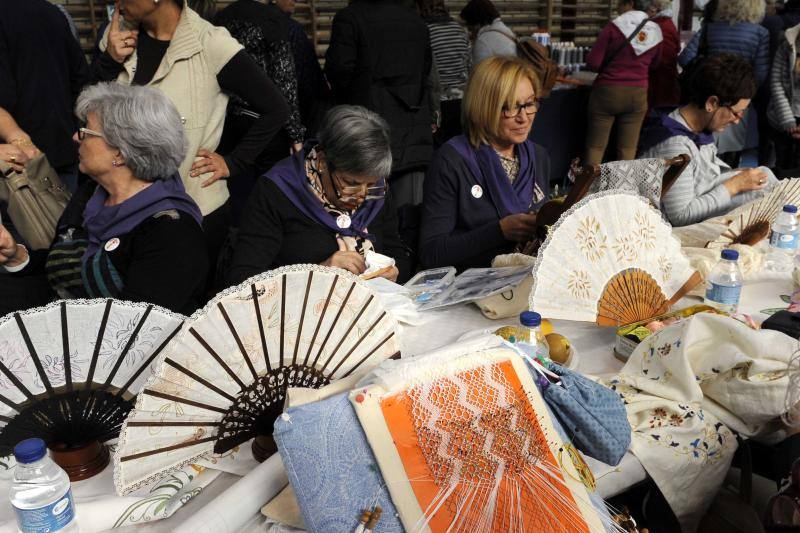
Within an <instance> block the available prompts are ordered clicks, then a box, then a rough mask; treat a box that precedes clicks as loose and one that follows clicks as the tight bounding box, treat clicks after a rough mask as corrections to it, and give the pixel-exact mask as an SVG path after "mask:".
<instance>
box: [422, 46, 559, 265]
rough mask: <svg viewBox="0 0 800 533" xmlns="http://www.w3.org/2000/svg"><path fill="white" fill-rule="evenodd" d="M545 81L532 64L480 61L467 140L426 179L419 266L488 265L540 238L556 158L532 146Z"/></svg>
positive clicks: (467, 98)
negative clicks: (541, 210)
mask: <svg viewBox="0 0 800 533" xmlns="http://www.w3.org/2000/svg"><path fill="white" fill-rule="evenodd" d="M538 91H539V80H538V79H537V77H536V74H535V73H534V72H533V70H532V69H531V68H530V66H528V64H527V63H525V62H523V61H521V60H519V59H517V58H513V57H505V56H498V57H492V58H489V59H486V60H484V61H482V62H481V63H479V64H478V65H477V66H476V67H475V69H474V70H473V72H472V75H471V77H470V80H469V82H468V84H467V89H466V92H465V94H464V101H463V108H462V109H463V110H462V123H463V127H464V131H465V134H464V135H459V136H457V137H454V138H453V139H451V140H450V141H448V142H447V143H446V144H445V145H444V146H442V148H440V149H439V151H438V152H437V153H436V154H435V156H434V158H433V161H432V162H431V165H430V167H429V168H428V174H427V175H426V177H425V192H424V195H423V206H422V228H421V229H422V231H421V236H420V260H421V262H422V264H423V265H424V266H425V267H439V266H448V265H453V266H456V267H457V268H458V269H459V270H463V269H466V268H471V267H488V266H489V265H490V263H491V261H492V259H493V258H494V257H495V256H497V255H500V254H504V253H508V252H511V251H513V250H514V248H515V247H516V246H517V245H518V244H524V243H527V242H529V241H530V240H532V239H533V238H534V235H535V232H536V215H535V214H534V213H535V211H536V210H537V208H538V207H539V205H540V204H541V203H543V202H544V200H545V199H546V196H547V193H548V190H549V187H548V184H549V172H550V158H549V156H548V155H547V152H546V151H545V150H544V148H542V147H541V146H538V145H536V144H534V143H533V142H531V141H530V140H528V136H529V135H530V132H531V127H532V126H533V121H534V119H535V118H536V112H537V111H538V109H539V102H538V99H537V94H538Z"/></svg>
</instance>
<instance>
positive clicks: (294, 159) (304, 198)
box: [265, 141, 384, 239]
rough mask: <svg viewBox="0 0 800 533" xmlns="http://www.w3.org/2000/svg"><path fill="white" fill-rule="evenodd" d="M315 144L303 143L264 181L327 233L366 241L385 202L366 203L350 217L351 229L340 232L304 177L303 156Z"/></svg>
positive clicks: (266, 175)
mask: <svg viewBox="0 0 800 533" xmlns="http://www.w3.org/2000/svg"><path fill="white" fill-rule="evenodd" d="M315 145H316V142H314V141H310V142H306V144H305V145H304V146H303V149H302V150H301V151H300V152H298V153H296V154H294V155H293V156H291V157H287V158H286V159H284V160H283V161H281V162H279V163H278V164H276V165H275V166H274V167H272V168H271V169H270V170H269V171H268V172H267V173H266V174H265V177H266V178H267V179H269V180H272V181H273V182H274V183H275V185H277V186H278V188H279V189H280V190H281V191H282V192H283V194H284V195H286V198H288V199H289V201H290V202H292V205H294V206H295V207H296V208H297V209H299V210H300V212H301V213H303V214H304V215H305V216H307V217H308V218H310V219H311V220H313V221H314V222H316V223H318V224H320V225H321V226H324V227H326V228H328V229H330V230H331V231H332V232H334V233H336V234H337V235H344V236H346V237H361V238H364V239H369V235H368V234H367V226H369V224H370V222H372V221H373V219H374V218H375V217H376V216H378V213H380V211H381V208H383V202H384V200H369V201H367V202H364V203H363V204H361V205H360V206H359V207H358V209H356V210H355V211H354V212H352V213H350V227H349V228H340V227H339V226H337V225H336V219H335V218H334V216H333V215H332V214H331V213H329V212H327V211H326V210H325V209H324V208H323V207H322V203H321V202H320V199H319V198H317V196H316V195H315V194H314V191H312V190H311V185H310V184H309V183H308V178H307V177H306V165H305V162H306V154H307V153H308V151H309V150H310V149H311V148H313V147H314V146H315Z"/></svg>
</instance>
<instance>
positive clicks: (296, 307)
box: [114, 265, 399, 494]
mask: <svg viewBox="0 0 800 533" xmlns="http://www.w3.org/2000/svg"><path fill="white" fill-rule="evenodd" d="M396 330H397V323H396V321H395V320H394V318H392V316H391V315H390V314H388V313H387V312H386V311H385V310H384V309H383V307H382V306H381V304H380V303H379V301H378V299H377V298H376V296H375V295H374V294H373V293H372V292H371V291H370V290H369V288H368V287H367V285H366V284H364V282H362V281H361V280H359V279H358V278H357V277H355V276H353V275H352V274H349V273H348V272H346V271H344V270H339V269H335V268H326V267H321V266H316V265H296V266H291V267H285V268H281V269H278V270H274V271H271V272H267V273H265V274H262V275H259V276H255V277H253V278H251V279H249V280H247V281H245V282H244V283H243V284H241V285H239V286H237V287H233V288H231V289H228V290H226V291H224V292H223V293H221V294H219V295H218V296H217V297H216V298H214V299H213V300H212V301H211V302H209V304H208V305H207V306H206V307H205V308H204V309H203V310H201V311H198V312H197V313H195V315H193V316H192V318H191V319H190V320H189V321H188V322H187V323H186V327H185V329H184V331H183V333H182V334H181V335H180V336H178V337H176V339H175V340H174V341H173V342H172V343H171V344H170V346H169V347H168V348H167V349H166V350H165V355H164V361H163V364H162V366H161V367H160V369H159V371H158V374H157V375H156V376H154V377H153V378H152V379H151V380H150V382H149V383H148V384H147V385H146V386H145V388H144V389H143V390H142V393H141V394H140V395H139V398H138V400H137V402H136V408H135V409H134V410H133V411H132V412H131V414H130V416H129V417H128V419H127V421H126V422H125V426H124V427H123V430H122V433H121V436H120V443H119V446H118V448H117V451H116V454H115V457H114V461H115V464H116V466H117V468H116V469H115V483H116V487H117V491H119V492H120V493H121V494H122V493H127V492H130V491H132V490H136V489H137V488H139V487H141V486H143V485H145V484H147V483H149V482H150V481H152V480H154V479H156V478H158V477H160V476H162V475H164V474H166V473H168V472H171V471H174V470H176V469H177V468H180V467H181V466H183V465H186V464H188V463H191V462H193V461H196V460H197V459H198V458H200V457H202V456H204V455H205V454H209V453H212V452H214V453H222V452H225V451H227V450H230V449H232V448H234V447H235V446H238V445H241V444H243V443H245V442H246V441H248V440H250V439H252V438H253V437H259V438H257V439H256V442H254V447H253V448H254V452H255V453H257V454H261V455H262V456H263V455H266V454H268V453H270V452H271V451H272V450H271V449H269V448H267V449H261V448H258V445H259V442H261V441H267V440H271V437H269V439H267V438H266V436H271V435H272V431H273V428H272V425H273V422H274V421H275V419H276V418H277V417H278V415H280V413H281V412H282V411H283V404H284V397H285V393H286V389H287V387H310V388H319V387H321V386H323V385H326V384H328V383H330V382H331V381H333V380H335V379H339V378H343V377H347V376H350V375H353V374H355V373H359V374H360V373H363V372H366V371H368V370H370V369H371V368H372V367H374V366H375V365H377V364H378V363H380V362H381V361H383V360H384V359H387V358H389V357H392V356H395V355H397V354H398V353H399V352H398V346H397V342H396V337H395V333H396ZM260 437H264V438H263V439H261V438H260ZM267 445H268V444H267ZM272 445H273V446H274V443H272Z"/></svg>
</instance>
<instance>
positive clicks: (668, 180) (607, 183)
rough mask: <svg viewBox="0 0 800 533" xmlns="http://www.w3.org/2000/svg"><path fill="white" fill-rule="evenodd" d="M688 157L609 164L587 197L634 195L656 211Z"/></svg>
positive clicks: (605, 166) (605, 165)
mask: <svg viewBox="0 0 800 533" xmlns="http://www.w3.org/2000/svg"><path fill="white" fill-rule="evenodd" d="M689 160H690V158H689V156H688V155H681V156H678V157H676V158H674V159H660V158H654V159H636V160H633V161H612V162H609V163H603V164H602V165H600V175H599V176H598V177H597V179H595V181H594V182H593V183H592V186H591V187H590V189H589V192H590V193H597V192H602V191H608V190H621V191H629V192H633V193H637V194H639V195H640V196H643V197H645V198H646V199H648V200H650V202H651V203H652V204H653V205H654V206H656V207H658V206H660V205H661V196H662V195H663V194H664V193H665V192H666V191H667V190H668V189H669V188H670V187H672V185H673V183H674V182H675V180H677V179H678V177H679V176H680V175H681V173H682V172H683V170H684V169H685V168H686V165H687V164H688V163H689Z"/></svg>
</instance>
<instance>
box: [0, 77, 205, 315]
mask: <svg viewBox="0 0 800 533" xmlns="http://www.w3.org/2000/svg"><path fill="white" fill-rule="evenodd" d="M76 114H77V116H78V118H79V119H80V120H81V121H83V122H84V123H85V124H86V126H85V127H82V128H80V129H79V131H78V133H76V135H75V137H74V138H75V141H76V142H78V143H79V147H78V157H79V160H80V163H79V168H80V170H81V171H82V172H83V173H85V174H88V175H89V176H90V177H91V178H92V181H90V182H87V183H85V184H84V185H83V186H82V187H81V188H79V189H78V191H77V192H76V193H75V195H74V196H73V197H72V200H71V201H70V203H69V204H68V205H67V208H66V210H65V211H64V214H63V215H62V217H61V220H60V221H59V222H58V225H57V230H56V238H55V240H54V242H53V244H52V246H51V247H50V249H49V250H39V251H36V252H30V253H29V252H28V250H27V249H26V248H25V247H24V246H23V245H20V244H17V243H16V242H15V240H14V238H13V237H12V235H11V234H10V233H9V232H8V231H7V230H6V229H5V228H3V226H0V314H5V313H7V312H10V311H15V310H18V309H22V308H27V307H32V306H35V305H41V304H44V303H46V302H47V300H48V299H49V298H50V297H51V296H57V297H59V298H81V297H90V298H100V297H102V298H119V299H123V300H133V301H144V302H150V303H154V304H157V305H161V306H163V307H166V308H168V309H171V310H173V311H177V312H180V313H187V314H188V313H190V312H192V311H194V310H195V309H196V308H197V307H199V305H200V304H201V303H202V302H201V297H202V289H203V286H204V282H205V277H206V271H207V269H208V259H207V254H206V250H205V244H204V243H205V241H204V239H203V231H202V229H201V222H202V216H201V215H200V210H199V209H198V207H197V205H196V204H195V202H194V201H193V200H192V199H191V198H190V197H189V195H188V194H186V191H185V190H184V188H183V183H182V182H181V178H180V175H179V174H178V167H179V166H180V164H181V161H183V158H184V155H185V154H186V146H187V140H186V136H185V134H184V132H183V124H182V123H181V117H180V115H179V114H178V111H177V110H176V109H175V107H174V106H173V105H172V103H171V102H170V101H169V99H168V98H167V97H166V96H165V95H164V94H163V93H162V92H161V91H159V90H157V89H152V88H145V87H133V86H126V85H118V84H116V83H101V84H99V85H95V86H92V87H89V88H87V89H85V90H84V91H83V93H81V95H80V97H79V98H78V102H77V105H76ZM2 271H5V272H2Z"/></svg>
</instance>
